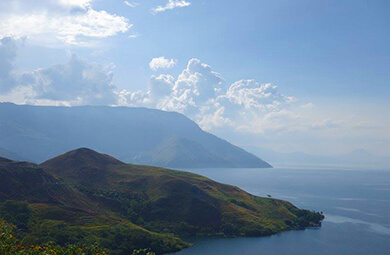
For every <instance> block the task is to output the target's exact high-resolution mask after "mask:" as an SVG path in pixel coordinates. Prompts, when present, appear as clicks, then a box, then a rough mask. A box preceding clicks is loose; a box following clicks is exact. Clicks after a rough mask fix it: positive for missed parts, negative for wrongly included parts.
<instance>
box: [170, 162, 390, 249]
mask: <svg viewBox="0 0 390 255" xmlns="http://www.w3.org/2000/svg"><path fill="white" fill-rule="evenodd" d="M187 171H190V172H194V173H198V174H201V175H204V176H207V177H209V178H211V179H213V180H216V181H218V182H222V183H227V184H232V185H235V186H238V187H240V188H242V189H244V190H246V191H248V192H250V193H252V194H255V195H259V196H266V195H267V194H270V195H271V196H272V197H274V198H280V199H283V200H288V201H290V202H292V203H294V204H295V205H296V206H298V207H300V208H306V209H311V210H316V211H323V212H324V214H325V216H326V219H325V221H324V222H323V226H322V228H320V229H307V230H304V231H290V232H284V233H281V234H278V235H274V236H271V237H260V238H192V239H191V238H190V239H189V241H190V242H192V243H194V246H193V247H191V248H188V249H185V250H183V251H181V252H178V253H176V254H179V255H186V254H194V255H195V254H196V255H197V254H202V255H207V254H213V255H214V254H225V255H229V254H243V255H245V254H259V255H261V254H264V255H274V254H275V255H283V254H289V255H295V254H296V255H302V254H317V255H352V254H353V255H367V254H375V255H382V254H383V255H385V254H386V255H388V254H390V170H362V169H288V168H283V169H282V168H274V169H201V170H187Z"/></svg>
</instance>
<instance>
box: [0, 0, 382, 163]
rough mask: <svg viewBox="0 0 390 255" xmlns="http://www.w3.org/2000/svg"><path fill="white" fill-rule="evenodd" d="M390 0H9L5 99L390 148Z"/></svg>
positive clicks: (282, 143)
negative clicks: (151, 111)
mask: <svg viewBox="0 0 390 255" xmlns="http://www.w3.org/2000/svg"><path fill="white" fill-rule="evenodd" d="M389 12H390V2H389V1H386V0H384V1H380V0H370V1H368V0H367V1H359V0H353V1H348V0H328V1H317V0H273V1H264V0H243V1H232V0H224V1H222V0H209V1H198V0H135V1H132V0H128V1H121V0H37V1H30V0H2V1H1V2H0V20H1V23H0V101H2V102H14V103H17V104H34V105H65V106H76V105H111V106H119V105H120V106H131V107H148V108H157V109H161V110H166V111H178V112H180V113H183V114H185V115H186V116H187V117H189V118H191V119H192V120H194V121H195V122H197V123H198V124H199V125H200V126H201V127H202V128H203V129H205V130H207V131H209V132H211V133H213V134H216V135H218V136H220V137H221V138H224V139H227V140H228V141H230V142H232V143H234V144H236V145H239V146H243V147H253V146H257V147H261V148H267V149H272V150H275V151H279V152H296V151H301V152H307V153H311V154H318V155H332V154H342V153H347V152H349V151H352V150H355V149H365V150H368V151H370V152H372V153H374V154H377V155H382V156H390V131H389V130H390V113H389V109H390V100H389V98H390V71H389V69H390V50H389V45H390V30H389V27H390V16H389V15H388V13H389Z"/></svg>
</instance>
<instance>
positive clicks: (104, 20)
mask: <svg viewBox="0 0 390 255" xmlns="http://www.w3.org/2000/svg"><path fill="white" fill-rule="evenodd" d="M91 2H93V1H92V0H81V1H78V0H60V1H53V0H45V1H40V2H35V1H26V0H12V1H9V2H7V1H4V2H2V3H0V9H2V10H7V12H0V19H1V21H2V22H1V23H0V38H1V37H6V36H13V37H15V38H18V37H23V36H26V37H27V38H28V39H29V41H30V42H36V43H38V44H40V45H50V46H54V45H59V44H61V43H62V44H64V43H65V44H67V45H79V46H91V45H93V44H94V42H95V41H96V40H97V39H102V38H107V37H111V36H114V35H116V34H119V33H125V32H127V31H128V30H129V29H130V28H131V26H132V25H131V24H129V21H128V20H127V19H126V18H125V17H121V16H118V15H115V14H110V13H108V12H106V11H104V10H100V11H97V10H94V9H93V8H92V6H91ZM27 10H28V12H27Z"/></svg>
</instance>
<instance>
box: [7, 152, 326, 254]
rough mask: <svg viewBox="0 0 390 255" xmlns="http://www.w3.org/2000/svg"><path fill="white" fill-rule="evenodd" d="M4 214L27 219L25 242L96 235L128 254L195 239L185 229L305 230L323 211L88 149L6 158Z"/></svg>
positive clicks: (20, 221)
mask: <svg viewBox="0 0 390 255" xmlns="http://www.w3.org/2000/svg"><path fill="white" fill-rule="evenodd" d="M2 208H3V209H2ZM4 208H7V209H4ZM7 217H8V219H7ZM0 218H6V219H7V220H12V221H15V223H16V224H17V225H18V226H22V227H21V228H22V229H23V228H24V230H25V235H26V237H25V238H26V240H27V242H29V241H30V242H35V243H36V242H44V241H46V242H47V241H55V242H56V243H58V244H60V245H63V244H68V243H74V242H85V243H96V242H97V243H99V244H100V246H102V247H105V248H107V249H109V250H110V251H111V252H112V254H118V255H122V254H130V253H131V251H132V250H133V249H136V248H144V247H150V248H152V249H153V250H154V251H156V252H157V253H158V254H162V253H166V252H172V251H176V250H180V249H182V248H185V247H188V245H189V244H188V243H186V242H184V241H182V240H181V239H180V238H179V236H183V235H195V234H206V235H219V234H224V235H226V236H265V235H271V234H275V233H279V232H282V231H287V230H294V229H304V228H306V227H308V226H319V225H320V222H321V220H322V219H323V215H321V214H319V213H315V212H311V211H307V210H301V209H298V208H297V207H295V206H294V205H292V204H291V203H289V202H285V201H281V200H277V199H271V198H261V197H257V196H253V195H251V194H249V193H247V192H245V191H243V190H241V189H239V188H237V187H234V186H230V185H224V184H221V183H217V182H214V181H212V180H210V179H208V178H206V177H203V176H200V175H196V174H192V173H188V172H183V171H175V170H168V169H164V168H159V167H150V166H139V165H130V164H126V163H123V162H121V161H119V160H117V159H115V158H113V157H111V156H108V155H106V154H100V153H97V152H95V151H93V150H90V149H87V148H82V149H78V150H74V151H70V152H68V153H65V154H63V155H61V156H58V157H55V158H53V159H51V160H48V161H46V162H44V163H42V164H41V165H36V164H32V163H27V162H15V161H11V160H7V159H0ZM175 236H176V237H175Z"/></svg>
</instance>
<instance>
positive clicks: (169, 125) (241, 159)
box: [0, 103, 271, 168]
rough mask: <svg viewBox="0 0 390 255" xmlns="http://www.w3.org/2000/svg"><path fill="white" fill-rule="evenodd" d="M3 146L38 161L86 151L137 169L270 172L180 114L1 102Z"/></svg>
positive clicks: (147, 110) (0, 142)
mask: <svg viewBox="0 0 390 255" xmlns="http://www.w3.org/2000/svg"><path fill="white" fill-rule="evenodd" d="M0 147H2V148H6V149H8V150H10V151H13V152H15V153H17V154H18V155H19V156H20V157H23V158H28V159H31V160H33V161H35V162H42V161H44V160H47V159H49V158H51V157H54V156H56V155H59V154H61V153H64V152H66V151H69V150H72V149H74V148H80V147H88V148H92V149H95V150H98V151H101V152H104V153H108V154H110V155H113V156H115V157H116V158H118V159H120V160H122V161H124V162H131V163H136V164H148V165H157V166H166V167H187V168H190V167H256V168H261V167H271V166H270V165H269V164H268V163H266V162H264V161H262V160H261V159H259V158H258V157H256V156H254V155H253V154H250V153H248V152H246V151H244V150H243V149H241V148H239V147H237V146H234V145H232V144H230V143H228V142H227V141H225V140H222V139H220V138H218V137H216V136H214V135H212V134H209V133H207V132H204V131H203V130H201V129H200V128H199V127H198V126H197V125H196V124H195V123H194V122H193V121H191V120H189V119H188V118H186V117H185V116H183V115H181V114H179V113H175V112H164V111H159V110H151V109H146V108H128V107H108V106H83V107H40V106H26V105H14V104H10V103H0ZM36 148H39V150H37V149H36ZM194 163H196V164H195V165H194Z"/></svg>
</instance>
